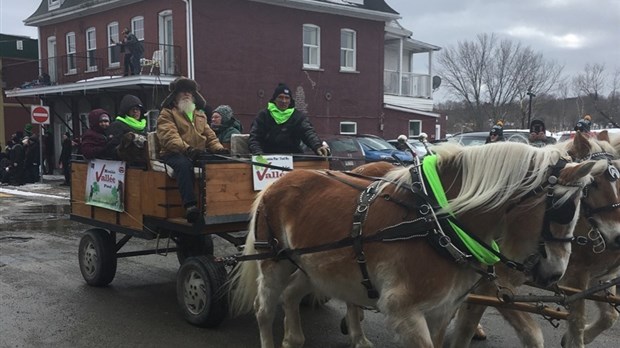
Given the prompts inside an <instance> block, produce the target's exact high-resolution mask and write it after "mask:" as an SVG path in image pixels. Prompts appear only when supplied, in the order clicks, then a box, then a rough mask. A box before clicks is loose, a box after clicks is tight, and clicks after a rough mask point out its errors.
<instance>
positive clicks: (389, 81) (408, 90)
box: [383, 70, 431, 98]
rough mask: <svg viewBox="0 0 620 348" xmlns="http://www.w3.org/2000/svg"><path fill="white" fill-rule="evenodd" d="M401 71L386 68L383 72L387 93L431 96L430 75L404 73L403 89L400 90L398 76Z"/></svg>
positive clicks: (419, 96)
mask: <svg viewBox="0 0 620 348" xmlns="http://www.w3.org/2000/svg"><path fill="white" fill-rule="evenodd" d="M399 75H400V73H399V72H398V71H393V70H385V71H384V73H383V92H384V93H385V94H393V95H401V96H405V97H415V98H431V77H430V75H423V74H415V73H410V72H403V73H402V90H400V91H399V85H398V76H399Z"/></svg>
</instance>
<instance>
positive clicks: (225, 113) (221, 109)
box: [213, 105, 234, 124]
mask: <svg viewBox="0 0 620 348" xmlns="http://www.w3.org/2000/svg"><path fill="white" fill-rule="evenodd" d="M216 112H217V113H218V114H220V115H221V116H222V124H226V122H229V121H230V120H231V119H232V118H233V116H234V114H233V109H232V108H231V107H230V106H228V105H220V106H218V107H216V108H215V110H213V113H216Z"/></svg>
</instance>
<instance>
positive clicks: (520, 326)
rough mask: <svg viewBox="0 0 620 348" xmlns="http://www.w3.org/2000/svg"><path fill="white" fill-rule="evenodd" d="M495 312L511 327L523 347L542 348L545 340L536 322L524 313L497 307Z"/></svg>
mask: <svg viewBox="0 0 620 348" xmlns="http://www.w3.org/2000/svg"><path fill="white" fill-rule="evenodd" d="M496 309H497V311H498V312H499V313H500V314H501V315H502V316H503V317H504V319H506V321H507V322H508V323H509V324H510V326H512V327H513V328H514V329H515V331H516V333H517V336H518V337H519V340H520V341H521V345H522V346H523V347H540V348H542V347H544V345H545V339H544V337H543V333H542V330H541V329H540V326H539V325H538V323H536V321H535V320H534V319H533V318H532V316H531V315H529V314H528V313H526V312H522V311H515V310H512V309H507V308H501V307H497V308H496Z"/></svg>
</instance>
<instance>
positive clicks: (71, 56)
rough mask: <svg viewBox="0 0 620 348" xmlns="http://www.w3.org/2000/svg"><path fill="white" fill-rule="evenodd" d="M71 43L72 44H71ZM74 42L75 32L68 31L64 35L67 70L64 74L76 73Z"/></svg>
mask: <svg viewBox="0 0 620 348" xmlns="http://www.w3.org/2000/svg"><path fill="white" fill-rule="evenodd" d="M72 44H73V45H72ZM75 45H76V42H75V33H74V32H69V33H67V35H65V48H66V52H67V72H66V74H75V73H77V62H76V57H75V54H76V46H75Z"/></svg>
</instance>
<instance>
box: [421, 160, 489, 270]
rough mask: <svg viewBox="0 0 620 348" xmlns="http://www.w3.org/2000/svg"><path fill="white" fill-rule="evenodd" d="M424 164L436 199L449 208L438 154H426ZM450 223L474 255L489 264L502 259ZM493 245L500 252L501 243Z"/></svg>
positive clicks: (440, 204)
mask: <svg viewBox="0 0 620 348" xmlns="http://www.w3.org/2000/svg"><path fill="white" fill-rule="evenodd" d="M422 164H423V165H422V170H423V171H424V175H425V176H426V180H427V181H428V184H429V186H430V187H431V189H432V190H433V193H434V194H435V199H437V202H438V203H439V206H441V207H442V208H444V209H445V208H447V207H448V198H447V197H446V192H445V191H444V189H443V185H441V180H439V173H438V172H437V155H430V156H429V155H427V156H425V157H424V160H423V163H422ZM453 217H454V216H453ZM448 223H449V224H450V227H452V229H454V232H456V235H457V236H459V238H460V239H461V241H462V242H463V244H465V246H466V247H467V249H468V250H469V252H470V253H471V254H472V255H474V257H476V259H477V260H478V261H480V262H481V263H483V264H485V265H487V266H489V265H494V264H496V263H497V262H499V260H500V259H499V257H497V255H495V254H494V253H493V252H491V251H490V250H489V249H487V248H486V247H484V246H483V245H481V244H480V243H478V242H477V241H476V240H475V239H473V238H472V237H471V236H469V234H467V232H465V231H463V229H462V228H460V227H459V226H458V225H457V224H456V223H454V222H452V221H451V220H448ZM491 247H492V248H493V250H495V251H496V252H499V245H497V243H496V242H495V241H493V242H492V243H491Z"/></svg>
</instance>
